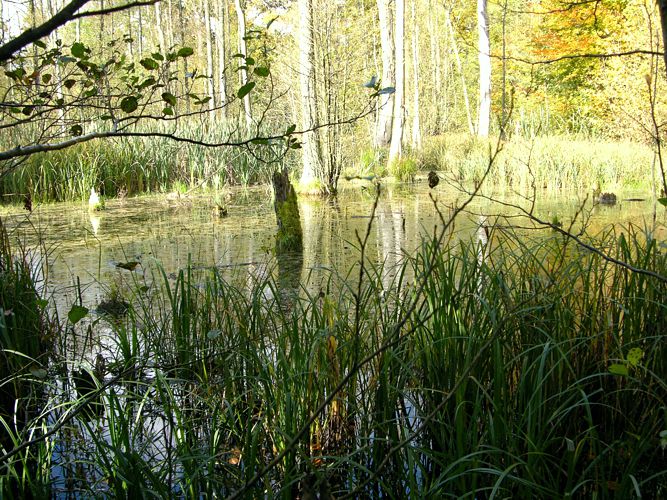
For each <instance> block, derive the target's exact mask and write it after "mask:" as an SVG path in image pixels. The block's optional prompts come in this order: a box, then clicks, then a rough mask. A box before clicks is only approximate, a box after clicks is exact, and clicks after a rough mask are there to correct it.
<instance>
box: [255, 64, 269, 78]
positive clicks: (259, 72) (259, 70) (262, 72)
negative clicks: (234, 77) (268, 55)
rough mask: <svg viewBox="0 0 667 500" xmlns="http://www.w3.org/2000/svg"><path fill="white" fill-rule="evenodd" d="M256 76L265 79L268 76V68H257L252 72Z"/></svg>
mask: <svg viewBox="0 0 667 500" xmlns="http://www.w3.org/2000/svg"><path fill="white" fill-rule="evenodd" d="M253 73H255V74H256V75H257V76H261V77H267V76H269V68H267V67H266V66H257V67H256V68H255V70H254V71H253Z"/></svg>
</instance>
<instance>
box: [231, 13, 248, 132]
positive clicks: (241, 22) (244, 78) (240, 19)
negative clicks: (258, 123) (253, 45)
mask: <svg viewBox="0 0 667 500" xmlns="http://www.w3.org/2000/svg"><path fill="white" fill-rule="evenodd" d="M241 2H242V0H234V6H235V7H236V21H237V23H238V33H239V53H240V54H243V57H247V56H248V45H247V43H246V22H245V2H243V3H241ZM239 73H240V74H241V85H245V84H246V83H248V70H247V69H246V68H245V63H244V64H243V65H242V66H241V69H240V70H239ZM243 110H244V113H245V121H246V127H247V128H248V130H250V127H252V108H251V107H250V95H249V94H246V95H245V96H244V97H243Z"/></svg>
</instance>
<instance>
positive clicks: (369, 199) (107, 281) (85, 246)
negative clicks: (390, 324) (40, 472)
mask: <svg viewBox="0 0 667 500" xmlns="http://www.w3.org/2000/svg"><path fill="white" fill-rule="evenodd" d="M487 194H488V195H493V197H494V198H496V199H497V200H500V201H502V202H503V203H505V204H514V205H520V206H523V207H525V208H526V209H529V208H530V202H529V201H528V200H526V199H525V198H522V197H520V196H518V195H516V194H515V193H503V192H497V193H487ZM466 198H467V195H466V194H465V193H463V192H461V191H459V190H456V189H453V188H448V187H446V186H442V185H440V186H438V188H437V189H435V190H429V189H428V186H427V185H426V182H424V181H421V182H416V183H411V184H395V185H388V186H383V187H382V189H381V190H380V194H379V197H377V196H376V189H375V186H374V185H373V184H369V183H366V184H348V185H345V186H343V189H342V190H341V193H340V196H339V197H338V199H337V200H322V199H313V198H302V199H301V200H300V202H299V208H300V214H301V222H302V228H303V233H304V234H303V238H304V241H303V246H304V249H303V255H302V256H301V258H299V259H296V260H295V263H294V265H293V266H290V265H287V266H285V265H284V263H283V264H282V265H281V264H280V263H278V262H277V261H276V257H275V255H274V252H273V248H274V243H275V233H276V219H275V215H274V211H273V205H272V201H271V191H270V190H269V189H268V188H266V187H257V188H250V189H231V190H229V191H228V192H227V193H226V200H225V201H226V204H227V209H228V215H227V216H226V217H224V218H220V217H218V216H217V215H216V212H215V210H214V209H215V204H214V203H213V199H212V197H211V196H206V195H199V196H164V195H162V196H150V197H140V198H130V199H126V200H109V201H107V203H106V209H105V210H104V211H100V212H91V211H89V209H88V205H87V203H85V202H84V203H74V204H52V205H44V206H37V207H36V208H35V210H34V211H33V213H32V214H28V213H27V212H25V211H22V210H21V209H19V208H13V209H4V213H3V214H2V217H3V223H4V224H5V226H6V227H7V228H8V230H9V233H10V235H11V237H12V238H18V239H19V240H20V241H21V243H22V247H23V248H24V249H26V250H27V251H28V252H30V254H31V255H32V256H33V257H34V259H35V272H36V274H38V275H40V276H41V277H43V278H44V284H42V287H43V293H44V295H45V296H48V297H50V298H53V299H54V304H55V306H56V308H57V310H58V312H59V314H60V315H61V316H60V317H61V318H64V317H66V314H67V311H68V310H69V308H70V307H71V305H72V304H75V303H79V304H80V305H83V306H85V307H86V308H87V309H89V310H91V311H94V310H95V308H96V307H98V306H99V304H100V303H102V302H103V301H105V300H107V299H108V297H109V296H110V295H112V294H113V293H114V291H117V292H118V291H119V292H120V293H123V288H124V287H129V286H136V285H137V284H140V285H142V286H146V287H152V286H153V284H154V283H153V281H154V280H155V279H162V278H161V277H162V276H166V277H167V279H168V280H171V279H174V278H175V277H176V276H177V275H178V273H179V272H180V271H182V270H185V269H187V268H188V266H190V267H194V268H200V269H208V268H212V267H216V268H218V269H220V270H221V271H222V272H224V273H229V275H230V276H234V277H235V278H236V279H240V280H241V283H243V280H247V282H248V285H249V286H250V285H252V283H254V282H255V279H257V278H258V277H266V276H268V275H272V276H274V277H275V276H276V275H278V274H281V275H282V276H281V277H280V280H279V286H284V287H288V288H291V289H292V290H293V291H298V290H311V291H313V292H316V291H317V290H318V288H320V289H321V288H322V287H325V286H326V281H327V279H328V278H329V277H330V276H331V273H333V272H336V273H338V274H339V275H342V276H343V277H345V276H346V275H347V273H348V272H349V271H350V270H351V269H354V266H355V265H356V264H357V263H358V262H359V259H360V250H359V246H360V240H361V239H363V238H364V235H365V234H366V233H368V235H369V236H368V243H367V245H366V249H365V255H366V257H367V258H368V259H369V260H370V261H372V262H374V263H377V264H382V265H381V266H378V269H381V278H382V279H383V280H386V284H387V285H389V284H390V282H391V279H392V276H393V274H395V272H396V271H397V270H398V269H399V268H400V264H401V263H402V262H403V261H404V259H405V256H406V255H412V254H414V251H415V249H416V248H417V247H418V246H419V244H420V242H421V241H422V239H423V238H424V237H428V236H429V235H432V234H433V233H434V231H435V230H436V229H437V228H438V227H441V226H442V224H443V221H446V220H448V219H449V217H450V215H451V211H452V208H453V207H455V206H457V205H459V204H460V203H461V202H462V201H463V200H465V199H466ZM584 198H585V196H584V195H580V194H577V193H572V194H569V195H568V194H564V193H557V194H549V193H540V194H538V196H537V198H536V200H535V207H534V214H535V215H536V216H537V217H539V218H541V219H542V220H546V221H549V222H552V221H559V222H561V223H562V224H563V225H564V226H565V227H567V226H568V225H569V224H570V223H571V221H572V219H573V218H574V217H575V214H577V215H576V218H577V222H576V223H575V226H574V227H576V228H577V230H578V229H579V228H580V227H581V224H582V222H583V221H585V222H586V225H587V232H588V233H589V234H596V233H599V232H601V231H603V230H604V229H605V228H608V227H610V226H611V225H613V224H624V223H634V224H637V225H639V226H640V227H644V226H646V227H647V228H652V230H653V234H654V237H656V238H658V240H659V241H661V242H662V244H663V246H664V245H665V240H666V239H667V231H666V230H665V224H664V223H665V211H664V209H663V208H662V207H660V206H656V202H655V200H653V199H652V198H651V197H650V196H649V195H648V194H646V193H619V195H618V198H619V201H618V202H617V203H616V204H615V205H601V204H593V203H591V202H590V201H588V202H586V203H584ZM639 199H641V201H638V200H639ZM376 200H377V201H376ZM630 200H632V201H630ZM376 204H377V205H376ZM374 206H376V209H375V217H374V218H372V219H371V217H370V216H371V213H372V212H373V208H374ZM515 214H516V209H515V208H510V207H508V206H507V205H503V204H502V203H496V202H491V201H488V199H486V198H478V199H476V200H474V201H473V202H472V203H471V204H470V205H469V206H468V207H467V210H466V212H464V213H462V214H460V215H459V216H458V217H457V218H456V221H455V224H453V226H452V228H453V229H452V231H451V239H449V242H450V244H455V243H456V242H457V241H459V240H468V239H470V238H473V239H476V240H481V241H482V243H486V240H485V237H486V235H487V234H488V228H489V227H490V226H492V225H493V224H494V223H495V224H497V225H498V226H499V227H503V228H505V229H509V228H511V229H512V230H516V231H520V232H522V234H526V237H533V236H536V237H540V235H550V234H552V232H551V230H550V229H544V228H542V229H535V228H534V227H531V224H530V223H529V221H528V220H527V219H526V218H514V217H512V215H515ZM160 266H161V269H163V270H164V274H162V273H161V272H159V273H157V274H156V273H155V270H156V269H159V268H160ZM285 274H287V276H285ZM349 279H355V274H354V273H353V274H350V275H349ZM86 321H88V324H92V325H94V329H95V332H96V339H95V342H92V343H90V344H87V347H86V344H85V343H83V344H81V343H79V344H78V345H76V344H77V342H80V341H76V340H75V339H74V337H73V336H70V337H71V339H70V340H68V341H67V342H66V344H67V347H65V350H67V351H68V352H67V353H61V354H64V355H66V356H65V357H66V359H68V360H75V361H74V363H80V362H83V361H85V362H87V363H88V365H89V366H91V365H93V364H94V363H95V359H96V356H100V355H101V353H102V354H103V355H104V357H105V358H106V357H107V356H108V360H112V359H113V358H114V355H113V351H114V350H115V349H117V346H116V347H114V340H113V339H112V338H111V335H112V332H111V328H110V327H109V325H108V324H107V323H105V322H99V323H98V322H94V321H91V318H87V319H86ZM82 330H83V329H82ZM105 337H108V338H107V339H106V340H105ZM72 342H74V344H71V343H72ZM93 343H94V344H96V345H95V347H93V345H92V344H93ZM70 344H71V345H70ZM74 368H75V364H72V368H71V369H70V370H68V372H69V375H66V376H64V377H63V379H62V380H61V381H57V382H56V385H55V390H56V392H60V393H61V394H62V396H63V397H64V398H65V400H67V398H68V397H75V396H74V395H68V391H70V392H71V391H72V390H73V389H72V384H71V381H70V382H69V383H68V382H67V378H71V377H72V373H73V371H74ZM147 375H148V376H150V374H147ZM59 380H60V379H59ZM67 387H69V389H67ZM150 426H151V428H150V429H146V434H147V435H151V436H152V435H156V434H159V435H162V436H169V433H168V432H166V431H164V429H163V427H164V426H165V422H164V421H163V418H162V417H161V416H160V415H159V414H156V416H155V418H153V419H152V420H151V423H150ZM163 431H164V432H163ZM91 432H97V433H99V434H100V436H101V438H102V439H103V440H104V441H106V442H111V438H110V436H109V432H110V430H109V428H108V427H107V426H101V427H95V428H93V427H91V428H88V427H85V426H83V427H80V428H79V430H78V431H77V433H74V434H73V435H72V436H73V437H71V438H70V439H66V440H63V441H61V442H59V444H58V445H57V447H56V449H55V450H54V457H53V460H54V464H56V466H55V467H54V469H53V471H52V477H53V487H54V492H55V493H56V496H57V497H59V498H67V497H69V495H70V494H71V491H72V484H73V483H72V481H73V478H76V477H78V476H82V477H83V476H86V477H88V478H89V479H90V478H95V477H97V476H98V474H99V472H98V471H93V470H91V471H88V472H87V473H85V474H83V473H81V472H80V471H74V470H70V469H71V467H70V465H71V464H74V463H76V460H77V459H79V458H81V457H82V456H85V453H87V451H86V450H87V449H88V448H89V447H90V446H91V443H93V442H94V441H95V439H94V438H93V436H92V435H91V434H90V433H91ZM170 440H171V437H163V440H158V441H156V442H155V443H154V446H155V447H156V451H155V450H154V453H156V454H157V455H160V453H161V452H162V451H163V450H164V449H167V448H168V447H169V446H170V444H168V442H170ZM171 444H172V445H173V443H171ZM77 457H78V458H77ZM98 479H99V478H98ZM74 497H76V495H74Z"/></svg>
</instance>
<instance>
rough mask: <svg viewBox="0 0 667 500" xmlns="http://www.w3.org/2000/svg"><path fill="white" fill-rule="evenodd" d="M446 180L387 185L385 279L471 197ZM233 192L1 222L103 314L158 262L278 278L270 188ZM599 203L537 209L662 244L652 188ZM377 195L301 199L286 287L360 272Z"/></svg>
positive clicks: (486, 205) (375, 230) (59, 210)
mask: <svg viewBox="0 0 667 500" xmlns="http://www.w3.org/2000/svg"><path fill="white" fill-rule="evenodd" d="M442 184H443V183H441V185H439V186H438V187H437V188H436V189H435V190H430V189H429V188H428V186H427V183H426V182H425V181H418V182H415V183H409V184H394V185H387V186H382V189H381V190H380V195H379V199H378V203H377V209H376V216H375V218H374V220H373V221H372V226H371V228H370V234H369V241H368V245H367V249H366V256H367V258H368V259H370V260H371V261H374V262H376V263H382V264H383V265H384V266H383V268H384V272H385V273H387V276H388V277H389V274H390V273H391V272H392V269H395V267H396V265H397V264H399V263H400V262H401V261H402V259H403V258H404V256H405V255H406V254H411V253H413V252H414V250H415V249H416V248H417V246H418V245H419V243H420V241H421V240H422V238H423V237H425V236H428V235H430V234H433V232H434V229H435V228H437V227H438V226H441V225H442V221H441V218H440V215H439V214H438V211H440V213H441V214H442V216H443V217H444V218H445V220H446V219H447V218H448V217H449V215H450V214H451V209H452V207H454V206H456V205H457V204H459V203H460V202H461V201H463V200H465V199H466V197H467V195H466V194H465V193H463V192H462V191H460V190H457V189H454V188H452V187H448V186H443V185H442ZM487 194H488V195H490V196H493V197H494V198H496V199H498V200H501V201H502V202H504V203H510V204H514V205H520V206H522V207H524V208H526V209H529V208H530V205H531V203H530V201H528V200H526V199H525V198H523V197H521V196H519V195H517V194H516V193H511V192H496V193H487ZM225 197H226V200H225V201H226V205H227V208H228V216H227V217H224V218H220V217H218V216H217V215H216V213H215V204H214V203H213V199H212V197H211V196H206V195H199V196H173V195H172V196H164V195H161V196H146V197H139V198H129V199H125V200H108V201H107V202H106V209H105V210H104V211H97V212H91V211H90V210H89V209H88V205H87V203H85V202H82V203H67V204H50V205H44V206H37V207H36V208H35V210H34V211H33V213H32V214H28V213H27V212H25V211H24V210H21V209H19V208H14V209H4V212H5V213H4V215H3V221H4V224H5V226H6V227H7V228H8V230H9V231H10V234H11V235H12V237H15V238H18V239H19V240H20V241H21V242H22V245H23V246H24V247H25V248H29V249H31V251H32V252H33V254H34V255H36V256H38V260H40V261H41V267H42V269H41V271H40V274H41V275H43V276H44V278H46V283H47V291H48V293H49V294H50V295H51V296H52V297H54V298H55V301H56V304H58V307H59V309H61V310H63V309H64V308H65V307H67V305H68V304H71V303H73V302H74V301H80V302H81V303H82V305H84V306H86V307H88V308H90V309H94V308H95V307H96V306H97V305H98V304H99V303H100V302H101V301H103V300H104V299H105V297H108V295H109V294H110V293H112V291H113V290H115V289H116V288H117V287H118V286H119V283H122V282H123V281H127V278H128V277H140V278H141V279H147V276H144V274H145V271H146V270H147V269H148V268H149V267H150V266H154V265H155V264H156V263H159V264H160V265H161V266H162V268H163V269H164V271H165V274H166V275H167V276H172V277H173V276H175V274H176V273H178V271H179V270H182V269H185V268H187V266H188V265H190V266H193V267H198V268H205V267H213V266H216V267H218V268H219V269H222V270H226V271H228V272H229V273H230V274H232V273H233V274H235V275H236V276H239V275H240V276H243V275H247V276H251V275H255V276H257V275H258V274H259V275H262V274H263V275H266V273H275V272H276V268H277V266H276V262H275V257H274V252H273V248H274V242H275V233H276V219H275V215H274V212H273V205H272V201H271V191H270V188H268V187H255V188H245V189H244V188H237V189H230V190H229V191H227V192H226V195H225ZM590 198H591V197H590V196H588V200H589V201H587V202H586V203H584V199H585V193H562V192H560V193H548V192H544V193H539V192H538V193H537V197H536V200H535V207H534V214H535V215H536V216H538V217H539V218H541V219H542V220H545V221H549V222H552V221H556V220H557V221H559V222H561V223H563V224H564V226H565V227H567V226H568V225H569V224H570V222H571V221H572V219H573V218H574V217H575V214H577V215H576V217H577V224H576V227H580V226H581V221H584V220H585V221H586V224H587V232H588V233H589V234H596V233H599V232H601V231H603V230H604V229H605V228H608V227H609V226H611V225H613V224H619V223H620V224H622V223H628V222H632V223H635V224H638V225H639V226H640V227H644V226H646V227H649V228H653V227H654V228H655V229H654V231H655V232H654V236H655V237H656V238H658V239H659V240H665V228H664V219H665V214H664V209H663V208H662V207H661V206H659V205H658V206H657V207H656V202H655V200H654V199H653V197H652V195H650V194H648V193H641V192H624V193H619V194H618V202H617V203H616V204H614V205H603V204H593V203H592V202H591V201H590ZM375 199H376V189H375V185H374V184H371V183H347V184H345V185H343V186H342V189H341V192H340V195H339V197H338V198H337V199H336V200H322V199H315V198H302V199H300V202H299V208H300V215H301V223H302V228H303V234H304V236H303V247H304V250H303V256H302V261H300V262H299V265H298V266H294V267H293V269H292V270H291V271H290V270H289V269H288V271H287V272H288V273H289V272H292V273H293V276H290V277H289V279H288V280H287V282H290V283H291V284H292V286H295V287H299V286H305V287H309V288H311V289H316V288H317V287H318V286H322V282H323V280H325V279H326V275H327V273H328V272H329V270H336V271H337V272H338V273H341V274H343V275H344V274H345V273H347V272H348V271H349V270H350V269H352V268H353V267H354V265H355V263H357V262H358V261H359V255H360V253H359V238H362V237H363V236H364V235H365V234H366V231H367V228H368V225H369V223H370V222H371V218H370V214H371V212H372V210H373V205H374V203H375ZM582 207H583V209H582ZM656 208H657V210H656ZM516 212H517V210H516V209H513V208H509V207H507V206H503V205H501V204H498V203H493V202H491V201H488V200H487V199H484V198H479V199H476V200H475V201H474V202H473V203H471V204H470V205H469V206H468V208H467V211H466V212H465V213H463V214H461V215H459V216H458V217H457V220H456V223H455V224H454V225H453V234H452V236H453V241H456V240H458V239H467V238H470V237H473V238H474V237H476V235H479V234H480V227H481V226H487V227H488V226H489V225H492V224H493V223H494V222H495V223H497V224H499V225H504V226H505V227H509V226H512V227H514V228H519V229H520V230H521V229H522V228H524V229H525V228H526V227H528V226H530V224H528V221H527V220H526V219H521V218H520V219H515V218H511V217H510V218H504V217H502V218H498V217H497V216H500V215H502V216H511V215H514V214H516ZM541 231H545V234H549V233H548V231H549V230H544V229H542V230H541ZM135 263H136V267H135V268H134V269H133V270H132V271H130V270H127V269H124V266H123V264H130V267H132V266H134V265H135ZM119 264H121V265H120V266H119ZM125 267H127V266H125ZM288 267H289V266H288ZM282 272H283V273H284V272H285V271H284V269H283V270H282Z"/></svg>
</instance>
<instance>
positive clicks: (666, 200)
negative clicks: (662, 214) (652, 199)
mask: <svg viewBox="0 0 667 500" xmlns="http://www.w3.org/2000/svg"><path fill="white" fill-rule="evenodd" d="M658 203H660V204H661V205H662V206H663V207H667V198H658Z"/></svg>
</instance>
